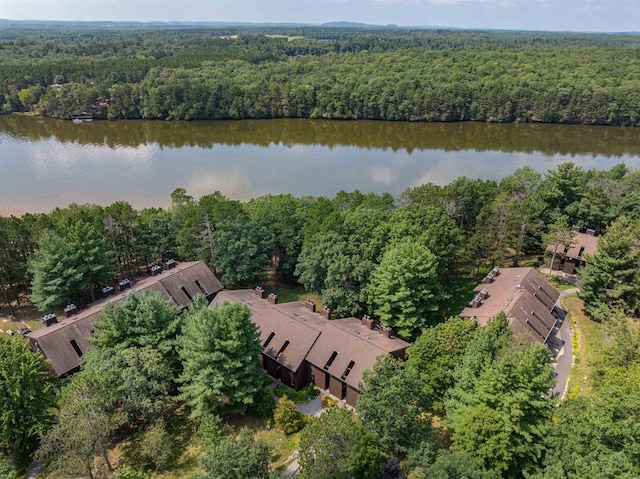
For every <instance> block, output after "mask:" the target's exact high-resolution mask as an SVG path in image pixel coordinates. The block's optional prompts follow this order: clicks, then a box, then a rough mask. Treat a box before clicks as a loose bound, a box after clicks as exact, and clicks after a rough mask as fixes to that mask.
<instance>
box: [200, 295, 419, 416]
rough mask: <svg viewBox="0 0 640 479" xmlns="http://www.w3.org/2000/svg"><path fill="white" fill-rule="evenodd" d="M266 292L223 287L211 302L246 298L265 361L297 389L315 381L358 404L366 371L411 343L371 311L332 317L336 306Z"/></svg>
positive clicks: (274, 374) (399, 354)
mask: <svg viewBox="0 0 640 479" xmlns="http://www.w3.org/2000/svg"><path fill="white" fill-rule="evenodd" d="M264 295H265V292H264V290H263V289H262V288H256V290H251V289H244V290H235V291H221V292H220V293H218V295H217V296H216V297H215V298H214V300H213V302H212V303H211V306H214V305H215V304H219V303H222V302H224V301H229V302H231V303H243V304H246V305H247V306H248V307H249V308H250V309H251V317H252V320H253V322H254V323H255V324H256V326H258V329H259V331H260V342H261V344H262V347H263V353H262V356H261V363H262V366H263V367H264V369H265V370H266V371H267V373H268V374H269V375H270V376H272V377H274V378H277V379H280V380H281V381H282V383H283V384H285V385H287V386H289V387H292V388H294V389H300V388H302V387H304V386H306V385H307V384H309V382H313V383H314V384H315V385H316V386H317V387H319V388H320V389H323V390H329V392H330V393H331V394H332V395H333V396H335V397H337V398H338V399H344V400H345V402H346V403H347V404H349V405H351V406H355V405H356V401H357V399H358V395H359V394H360V389H359V387H360V382H361V381H362V374H363V372H364V371H365V370H367V369H371V368H373V365H374V364H375V362H376V358H378V356H382V355H385V354H390V355H393V356H395V357H398V358H404V356H405V352H406V349H407V347H408V346H409V343H407V342H405V341H403V340H401V339H399V338H397V337H395V336H394V335H393V331H392V330H391V328H385V327H377V326H376V325H375V322H374V321H373V320H371V318H369V317H367V316H365V317H364V318H363V319H362V320H359V319H356V318H354V317H350V318H341V319H331V311H329V310H328V309H326V308H325V309H323V310H321V311H316V305H315V303H314V302H313V301H311V300H307V302H306V303H302V302H291V303H283V304H278V300H277V297H276V296H275V295H269V296H268V297H267V298H265V297H264Z"/></svg>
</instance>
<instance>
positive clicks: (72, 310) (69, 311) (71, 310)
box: [64, 303, 78, 318]
mask: <svg viewBox="0 0 640 479" xmlns="http://www.w3.org/2000/svg"><path fill="white" fill-rule="evenodd" d="M77 312H78V308H76V305H75V304H73V303H71V304H67V306H66V307H65V308H64V314H66V315H67V318H68V317H70V316H73V315H74V314H76V313H77Z"/></svg>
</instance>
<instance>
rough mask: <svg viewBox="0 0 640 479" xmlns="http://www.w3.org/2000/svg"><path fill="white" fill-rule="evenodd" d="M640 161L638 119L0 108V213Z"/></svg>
mask: <svg viewBox="0 0 640 479" xmlns="http://www.w3.org/2000/svg"><path fill="white" fill-rule="evenodd" d="M564 161H573V162H575V163H577V164H579V165H581V166H583V167H584V168H598V169H605V168H610V167H612V166H613V165H615V164H617V163H620V162H624V163H626V164H627V165H629V166H630V167H631V168H634V169H635V168H637V167H638V165H640V129H636V128H623V127H590V126H581V125H537V124H536V125H529V124H515V125H497V124H485V123H436V124H425V123H400V122H397V123H396V122H374V121H357V122H336V121H324V120H243V121H217V122H216V121H203V122H158V121H119V122H93V123H84V124H80V125H77V124H74V123H72V122H67V121H61V120H52V119H44V120H43V119H36V118H28V117H20V116H11V117H7V116H0V214H5V215H7V214H21V213H24V212H39V211H48V210H50V209H51V208H53V207H55V206H66V205H67V204H69V203H71V202H76V203H86V202H91V203H98V204H103V205H107V204H110V203H112V202H114V201H118V200H126V201H129V202H130V203H131V204H132V205H133V206H134V207H136V208H143V207H147V206H167V205H168V204H169V202H170V197H169V195H170V193H171V191H173V190H174V189H175V188H178V187H183V188H185V189H186V190H187V191H188V192H189V194H191V195H193V196H195V197H200V196H202V195H205V194H208V193H211V192H213V191H215V190H219V191H221V192H222V193H224V194H225V195H227V196H228V197H230V198H234V199H240V200H248V199H250V198H252V197H256V196H260V195H264V194H267V193H274V194H275V193H291V194H293V195H295V196H303V195H314V196H317V195H327V196H332V195H334V194H335V193H336V192H338V191H340V190H342V189H344V190H348V191H351V190H354V189H359V190H361V191H363V192H370V191H371V192H376V193H383V192H389V193H391V194H393V195H394V196H395V195H398V194H399V193H401V192H402V191H403V190H404V189H406V188H408V187H412V186H417V185H420V184H422V183H426V182H433V183H437V184H445V183H448V182H450V181H451V180H453V179H455V178H456V177H458V176H461V175H466V176H469V177H479V178H485V179H491V178H492V179H499V178H502V177H504V176H506V175H508V174H510V173H512V172H513V171H514V170H515V169H516V168H518V167H521V166H524V165H530V166H531V167H533V168H535V169H536V170H538V171H540V172H545V171H547V170H548V169H552V168H554V167H555V166H556V165H557V164H558V163H561V162H564Z"/></svg>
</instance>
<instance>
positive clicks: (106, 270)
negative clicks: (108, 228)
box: [69, 221, 116, 301]
mask: <svg viewBox="0 0 640 479" xmlns="http://www.w3.org/2000/svg"><path fill="white" fill-rule="evenodd" d="M69 239H70V240H71V251H72V252H73V254H74V256H75V258H74V259H75V264H76V268H77V270H78V272H79V273H80V274H82V280H81V282H80V283H79V284H78V285H77V287H78V288H79V290H80V291H79V292H81V293H86V292H90V293H91V301H95V299H96V298H95V287H96V286H101V285H103V284H104V283H105V282H106V281H107V280H109V279H110V278H111V277H112V276H113V274H114V272H115V267H114V264H115V261H116V255H115V253H114V252H113V251H112V250H110V249H108V247H107V244H106V241H105V240H104V239H102V238H99V237H98V236H97V234H96V231H95V229H94V228H93V227H92V226H91V225H90V224H88V223H83V222H82V221H79V222H78V223H76V224H75V226H74V227H73V228H72V230H71V232H70V234H69Z"/></svg>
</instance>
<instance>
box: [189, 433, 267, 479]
mask: <svg viewBox="0 0 640 479" xmlns="http://www.w3.org/2000/svg"><path fill="white" fill-rule="evenodd" d="M270 456H271V454H270V451H269V446H267V444H265V443H264V442H263V441H260V440H254V439H253V433H252V432H251V430H249V429H246V428H244V429H242V430H241V431H240V435H239V437H238V439H237V440H236V439H235V438H233V437H231V436H227V437H225V438H224V439H222V440H221V441H220V442H219V443H218V444H217V445H215V446H213V447H212V448H211V449H209V450H208V451H207V454H206V455H205V456H204V458H202V461H201V465H202V468H203V469H204V470H205V474H197V475H195V476H194V477H196V478H202V479H204V478H207V479H208V478H211V479H214V478H215V479H249V478H252V479H268V478H269V477H270V468H269V461H270Z"/></svg>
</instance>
